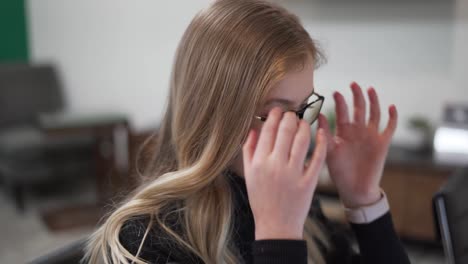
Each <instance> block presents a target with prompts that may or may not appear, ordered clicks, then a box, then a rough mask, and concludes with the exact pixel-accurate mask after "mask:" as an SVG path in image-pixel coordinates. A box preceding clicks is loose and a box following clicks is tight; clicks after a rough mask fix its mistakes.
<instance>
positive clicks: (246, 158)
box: [242, 129, 257, 167]
mask: <svg viewBox="0 0 468 264" xmlns="http://www.w3.org/2000/svg"><path fill="white" fill-rule="evenodd" d="M256 142H257V132H256V131H255V130H254V129H251V130H250V131H249V134H248V135H247V139H246V140H245V143H244V145H243V146H242V159H243V162H244V164H246V165H247V166H249V167H250V162H251V161H252V158H253V155H254V152H255V145H256Z"/></svg>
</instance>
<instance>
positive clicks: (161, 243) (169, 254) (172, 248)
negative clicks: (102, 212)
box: [119, 218, 201, 264]
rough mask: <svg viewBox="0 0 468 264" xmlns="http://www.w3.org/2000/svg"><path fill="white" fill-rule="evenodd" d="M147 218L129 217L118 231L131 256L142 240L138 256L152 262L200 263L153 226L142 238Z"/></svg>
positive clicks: (155, 263) (134, 253)
mask: <svg viewBox="0 0 468 264" xmlns="http://www.w3.org/2000/svg"><path fill="white" fill-rule="evenodd" d="M148 222H149V221H148V219H145V218H143V219H138V218H135V219H131V220H128V221H126V222H125V224H124V225H123V226H122V228H121V230H120V233H119V241H120V243H121V244H122V246H123V247H124V248H125V249H127V250H128V251H129V252H130V253H131V254H132V255H133V256H136V254H137V252H138V248H139V247H140V244H141V243H142V242H143V245H142V248H141V251H140V254H139V255H138V258H140V259H142V260H144V261H146V262H148V263H152V264H163V263H164V264H167V263H201V261H200V259H199V258H198V257H196V256H195V255H194V254H191V253H190V252H188V251H187V250H184V249H182V248H181V247H180V246H179V245H178V244H176V243H175V242H174V241H173V240H171V239H169V238H168V237H167V234H162V232H161V231H158V229H157V228H155V227H153V228H152V229H150V231H149V232H148V234H147V236H146V238H145V239H144V240H143V238H144V235H145V231H146V229H147V226H148Z"/></svg>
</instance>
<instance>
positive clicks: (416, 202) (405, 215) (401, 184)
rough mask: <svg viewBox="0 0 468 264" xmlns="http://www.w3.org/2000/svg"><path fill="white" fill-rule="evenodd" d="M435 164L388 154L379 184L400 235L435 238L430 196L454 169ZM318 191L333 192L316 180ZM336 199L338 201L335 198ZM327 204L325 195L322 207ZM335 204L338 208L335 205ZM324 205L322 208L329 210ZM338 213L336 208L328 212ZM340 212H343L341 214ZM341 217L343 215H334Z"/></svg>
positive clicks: (327, 184)
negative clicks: (386, 198)
mask: <svg viewBox="0 0 468 264" xmlns="http://www.w3.org/2000/svg"><path fill="white" fill-rule="evenodd" d="M455 169H456V168H454V167H444V166H437V165H435V164H433V163H432V161H431V159H405V158H401V156H399V157H395V155H389V159H388V160H387V163H386V166H385V169H384V173H383V176H382V182H381V186H382V188H383V189H384V190H385V193H386V194H387V197H388V200H389V204H390V210H391V212H392V217H393V221H394V224H395V229H396V230H397V232H398V234H399V235H400V237H402V238H406V239H411V240H420V241H435V239H436V233H435V226H434V216H433V211H432V196H433V195H434V193H436V192H437V191H438V190H439V189H440V187H442V185H443V184H444V183H445V182H446V181H447V179H448V178H449V176H450V175H451V174H452V173H453V172H454V171H455ZM317 191H318V193H324V194H335V195H336V190H335V189H334V186H333V184H332V183H331V182H327V181H320V182H319V186H318V188H317ZM336 203H337V204H339V200H338V198H336ZM327 206H331V203H330V201H329V199H328V201H327V203H323V207H327ZM335 208H340V207H338V206H336V205H335ZM329 209H330V208H324V211H327V210H328V211H331V209H330V210H329ZM334 215H339V214H337V213H336V212H335V213H334V214H333V215H332V217H333V216H334ZM342 215H343V214H342ZM336 220H338V221H342V220H343V219H336Z"/></svg>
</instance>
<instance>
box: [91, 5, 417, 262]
mask: <svg viewBox="0 0 468 264" xmlns="http://www.w3.org/2000/svg"><path fill="white" fill-rule="evenodd" d="M321 59H322V56H321V55H320V52H319V51H318V49H317V47H316V44H315V43H314V41H313V40H312V39H311V38H310V36H309V34H308V33H307V32H306V31H305V30H304V28H303V27H302V25H301V24H300V21H299V19H298V18H297V17H296V16H295V15H293V14H291V13H289V12H288V11H286V10H285V9H283V8H281V7H280V6H277V5H275V4H272V3H270V2H264V1H255V0H220V1H216V2H214V3H213V4H212V5H211V6H210V7H209V8H207V9H205V10H203V11H201V12H200V13H198V14H197V15H196V17H195V18H194V19H193V20H192V22H191V23H190V25H189V26H188V28H187V30H186V32H185V34H184V35H183V37H182V40H181V42H180V44H179V47H178V49H177V53H176V57H175V61H174V65H173V71H172V76H171V83H170V94H169V98H168V102H167V111H166V114H165V116H164V119H163V121H162V123H161V127H160V131H159V134H158V136H157V141H156V144H154V145H153V148H151V149H150V151H149V152H148V153H149V154H150V155H151V157H150V159H149V163H148V166H146V169H145V171H144V172H143V175H142V176H144V177H142V178H143V179H144V180H143V181H142V183H141V185H140V187H139V188H138V189H137V190H135V191H134V193H133V194H132V195H131V196H129V197H128V199H127V200H126V201H125V202H124V203H122V204H121V205H120V206H119V207H118V208H117V209H116V210H115V211H113V212H112V213H111V214H110V215H109V216H108V218H107V219H106V221H105V222H104V223H103V224H102V226H101V227H100V228H99V229H98V230H97V231H96V232H95V233H94V234H93V235H92V236H91V238H90V240H89V244H88V247H87V254H86V256H85V260H86V261H88V262H91V263H102V262H103V263H257V264H258V263H341V264H344V263H372V264H374V263H392V264H394V263H409V260H408V257H407V255H406V253H405V251H404V249H403V247H402V245H401V243H400V241H399V239H398V237H397V235H396V233H395V230H394V227H393V224H392V219H391V215H390V212H389V208H388V204H387V202H386V201H387V200H386V197H385V194H384V193H383V191H382V190H381V189H380V187H379V183H380V179H381V176H382V170H383V166H384V162H385V158H386V155H387V151H388V147H389V144H390V141H391V138H392V135H393V133H394V131H395V128H396V124H397V112H396V109H395V107H394V106H391V107H390V108H389V115H390V118H389V121H388V124H387V126H386V128H385V129H384V130H383V131H379V121H380V106H379V102H378V98H377V94H376V92H375V90H374V89H373V88H370V89H368V90H367V94H368V97H369V101H370V109H369V110H370V111H369V112H370V114H369V119H366V112H367V109H366V108H367V106H366V103H365V98H364V95H363V92H362V90H361V88H360V87H359V86H358V85H357V84H356V83H353V84H351V90H352V93H353V98H354V100H353V105H354V108H353V109H354V111H353V113H352V116H350V113H349V109H348V106H347V104H346V102H345V100H344V98H343V96H342V95H341V94H340V93H338V92H336V93H335V94H334V100H335V105H336V116H337V118H336V127H337V131H336V134H334V135H332V134H331V132H330V130H329V126H328V123H327V120H326V118H325V117H324V116H323V115H319V111H320V108H321V105H322V103H323V100H324V99H323V97H322V96H320V95H318V92H317V91H316V90H315V87H314V80H313V78H314V70H315V69H316V67H317V66H318V65H319V63H320V62H321ZM316 119H318V123H319V129H318V133H317V135H316V137H315V148H314V151H313V154H312V156H311V157H310V159H309V158H306V156H307V152H308V148H309V144H310V142H311V137H312V136H311V134H312V133H311V132H312V131H311V124H312V123H313V122H314V121H316ZM325 162H326V163H327V165H328V169H329V172H330V176H331V177H332V179H333V181H334V183H335V184H336V187H337V190H338V193H339V195H340V198H341V200H342V202H343V204H344V206H345V208H346V212H347V217H348V220H349V222H350V226H351V227H352V229H353V231H354V234H355V235H356V239H357V242H358V246H359V253H357V252H356V251H355V250H354V249H353V247H352V244H351V242H350V241H349V240H348V239H347V238H346V236H344V235H343V233H342V232H341V231H339V230H337V229H336V228H334V227H333V225H332V224H331V223H330V222H329V221H328V220H327V219H326V218H325V217H324V215H323V214H322V212H321V210H320V203H319V201H318V200H317V199H313V196H314V191H315V187H316V185H317V179H318V177H319V172H320V170H321V169H322V166H323V164H324V163H325ZM312 201H313V202H312Z"/></svg>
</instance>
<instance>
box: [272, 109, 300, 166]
mask: <svg viewBox="0 0 468 264" xmlns="http://www.w3.org/2000/svg"><path fill="white" fill-rule="evenodd" d="M297 120H298V119H297V116H296V114H295V113H294V112H286V113H284V114H283V118H282V119H281V122H280V124H279V128H278V132H277V134H278V135H277V137H276V141H275V146H274V148H273V155H275V156H276V157H278V158H279V160H282V161H288V160H289V155H290V152H291V145H292V143H293V140H294V138H295V137H296V132H297V123H298V122H297Z"/></svg>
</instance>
